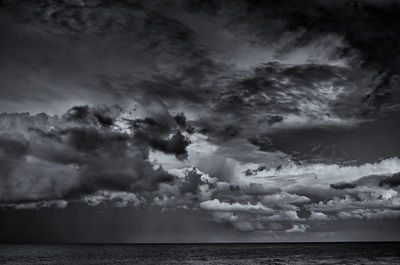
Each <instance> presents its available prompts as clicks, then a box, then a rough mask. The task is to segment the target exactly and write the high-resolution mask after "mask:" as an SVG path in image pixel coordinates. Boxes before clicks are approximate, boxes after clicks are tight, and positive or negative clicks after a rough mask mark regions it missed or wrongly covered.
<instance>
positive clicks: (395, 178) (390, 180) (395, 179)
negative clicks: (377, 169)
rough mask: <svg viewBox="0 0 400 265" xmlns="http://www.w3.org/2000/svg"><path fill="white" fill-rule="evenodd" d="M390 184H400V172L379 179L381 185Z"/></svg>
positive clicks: (395, 185)
mask: <svg viewBox="0 0 400 265" xmlns="http://www.w3.org/2000/svg"><path fill="white" fill-rule="evenodd" d="M383 185H388V186H390V187H397V186H400V172H399V173H396V174H393V175H392V176H390V177H387V178H384V179H382V180H381V181H379V186H383Z"/></svg>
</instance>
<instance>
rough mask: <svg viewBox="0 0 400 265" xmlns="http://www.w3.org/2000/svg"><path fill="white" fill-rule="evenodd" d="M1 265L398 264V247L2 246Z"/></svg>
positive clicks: (348, 245)
mask: <svg viewBox="0 0 400 265" xmlns="http://www.w3.org/2000/svg"><path fill="white" fill-rule="evenodd" d="M0 264H78V265H81V264H246V265H247V264H400V244H398V243H337V244H335V243H334V244H189V245H182V244H173V245H162V244H161V245H0Z"/></svg>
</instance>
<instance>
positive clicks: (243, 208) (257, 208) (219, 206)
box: [200, 199, 274, 214]
mask: <svg viewBox="0 0 400 265" xmlns="http://www.w3.org/2000/svg"><path fill="white" fill-rule="evenodd" d="M200 208H202V209H205V210H209V211H220V212H224V211H225V212H249V213H266V214H270V213H273V212H274V210H273V209H271V208H268V207H265V206H264V205H262V204H261V203H260V202H258V203H256V204H250V203H247V204H240V203H238V202H235V203H228V202H220V201H219V200H218V199H214V200H210V201H204V202H201V203H200Z"/></svg>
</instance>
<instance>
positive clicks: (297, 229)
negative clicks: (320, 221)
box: [285, 224, 310, 233]
mask: <svg viewBox="0 0 400 265" xmlns="http://www.w3.org/2000/svg"><path fill="white" fill-rule="evenodd" d="M309 228H310V227H309V226H308V225H305V224H295V225H293V226H292V227H291V228H290V229H287V230H286V231H285V232H286V233H304V232H306V231H307V229H309Z"/></svg>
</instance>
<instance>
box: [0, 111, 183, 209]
mask: <svg viewBox="0 0 400 265" xmlns="http://www.w3.org/2000/svg"><path fill="white" fill-rule="evenodd" d="M110 112H111V111H110V108H106V107H104V106H103V107H102V106H100V107H88V106H76V107H73V108H72V109H70V110H69V111H67V112H66V114H64V115H63V116H62V117H60V118H59V117H57V116H53V117H52V116H47V115H45V114H40V115H35V116H30V115H29V114H10V115H8V114H2V116H1V122H0V123H1V124H2V125H3V126H2V131H3V133H2V134H1V137H0V143H1V146H0V150H1V153H0V154H1V172H2V174H3V177H2V180H1V183H2V185H1V190H2V193H1V194H2V198H1V201H2V203H3V204H4V203H13V202H24V201H44V200H52V199H58V200H60V199H80V198H82V196H85V195H91V194H95V193H96V192H97V191H102V190H106V191H124V192H138V193H141V192H151V191H154V190H157V188H158V185H159V184H160V183H164V182H170V181H172V180H173V179H174V177H173V176H171V175H170V174H168V173H167V172H165V171H164V170H163V169H161V168H159V169H153V166H152V165H151V164H150V162H148V161H146V159H147V158H148V153H149V149H150V148H155V149H157V150H161V151H164V152H166V153H173V154H176V155H177V156H179V157H184V155H185V154H186V147H187V145H188V144H189V142H187V140H185V137H184V136H183V135H182V134H181V133H180V132H179V130H178V131H176V132H174V134H173V136H172V137H171V139H166V140H164V139H163V138H162V137H163V136H164V135H168V134H169V133H171V129H172V127H170V126H167V127H165V128H164V130H156V131H155V132H153V137H157V139H158V141H159V142H156V143H157V144H160V146H157V145H156V144H154V143H153V142H151V141H147V139H144V138H143V137H142V136H138V135H137V134H136V133H127V132H123V131H121V130H120V129H119V128H118V127H116V128H114V129H111V128H109V127H110V126H111V125H112V124H114V122H108V123H107V124H106V126H105V124H104V121H103V120H99V119H98V116H99V115H102V117H109V119H111V120H113V121H114V119H113V118H111V117H110V116H107V115H110ZM181 116H183V115H181ZM38 119H39V120H40V119H42V120H41V121H42V123H38V122H37V121H38ZM171 120H172V121H173V122H175V121H174V120H173V118H171ZM147 121H148V123H150V124H152V125H154V124H156V123H155V122H154V121H153V120H152V119H151V118H148V119H147ZM150 121H153V122H150ZM174 127H177V125H174ZM16 131H18V132H19V133H17V134H16V133H15V132H16ZM142 133H143V132H142ZM153 145H154V146H153ZM98 196H100V197H101V195H98ZM107 196H111V195H107ZM113 196H114V197H113ZM113 196H111V198H115V196H116V195H113Z"/></svg>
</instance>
